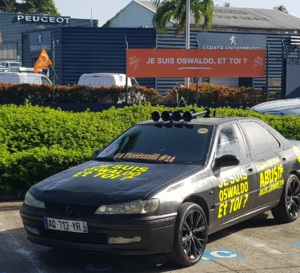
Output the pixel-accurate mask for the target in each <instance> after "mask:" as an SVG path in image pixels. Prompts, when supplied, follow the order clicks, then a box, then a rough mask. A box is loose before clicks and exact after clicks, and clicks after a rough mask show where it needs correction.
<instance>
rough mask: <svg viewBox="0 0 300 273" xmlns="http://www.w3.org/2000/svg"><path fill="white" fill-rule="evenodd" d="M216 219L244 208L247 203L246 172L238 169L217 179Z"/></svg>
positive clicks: (247, 186) (247, 185) (247, 184)
mask: <svg viewBox="0 0 300 273" xmlns="http://www.w3.org/2000/svg"><path fill="white" fill-rule="evenodd" d="M219 181H220V182H219V189H220V190H219V202H220V203H219V208H218V218H222V217H224V216H226V215H227V214H229V213H233V212H236V211H238V210H240V209H242V208H244V207H245V206H246V204H247V201H248V192H249V183H248V175H247V172H246V170H243V169H238V170H235V171H234V172H230V173H227V174H226V175H223V176H222V175H221V176H220V178H219Z"/></svg>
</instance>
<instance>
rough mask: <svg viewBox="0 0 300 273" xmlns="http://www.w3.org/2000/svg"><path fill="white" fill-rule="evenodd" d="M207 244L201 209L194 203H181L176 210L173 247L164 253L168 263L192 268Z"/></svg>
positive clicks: (205, 226)
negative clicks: (170, 250)
mask: <svg viewBox="0 0 300 273" xmlns="http://www.w3.org/2000/svg"><path fill="white" fill-rule="evenodd" d="M206 244H207V220H206V215H205V213H204V211H203V209H202V208H201V207H200V206H198V205H197V204H195V203H183V204H182V205H181V206H180V207H179V210H178V214H177V219H176V226H175V232H174V245H173V250H172V252H170V253H166V258H167V260H168V261H169V262H172V263H175V264H177V265H181V266H186V267H187V266H192V265H194V264H196V263H197V262H199V261H200V259H201V257H202V255H203V253H204V250H205V247H206Z"/></svg>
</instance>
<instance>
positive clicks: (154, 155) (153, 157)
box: [96, 123, 212, 165]
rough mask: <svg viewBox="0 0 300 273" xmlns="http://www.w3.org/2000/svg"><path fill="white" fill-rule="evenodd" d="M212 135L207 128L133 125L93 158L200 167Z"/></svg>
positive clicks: (208, 127) (210, 127) (209, 127)
mask: <svg viewBox="0 0 300 273" xmlns="http://www.w3.org/2000/svg"><path fill="white" fill-rule="evenodd" d="M211 135H212V126H207V125H205V126H204V125H187V124H160V123H158V124H141V125H136V126H134V127H132V128H131V129H129V130H128V131H126V132H125V133H123V134H122V135H121V136H119V137H118V138H117V139H116V140H115V141H113V142H112V143H111V144H110V145H108V146H107V147H106V148H105V149H104V150H103V151H102V152H101V153H100V154H99V155H98V156H97V157H96V159H98V160H104V159H105V158H107V159H115V160H116V161H134V162H144V161H147V162H149V163H168V164H170V163H173V164H200V165H203V164H204V162H205V160H206V155H207V151H208V148H209V145H210V140H211Z"/></svg>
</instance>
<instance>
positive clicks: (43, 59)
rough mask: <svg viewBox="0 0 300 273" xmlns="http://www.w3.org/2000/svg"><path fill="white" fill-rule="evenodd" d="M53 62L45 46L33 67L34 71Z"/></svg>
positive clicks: (36, 71)
mask: <svg viewBox="0 0 300 273" xmlns="http://www.w3.org/2000/svg"><path fill="white" fill-rule="evenodd" d="M51 64H52V62H51V60H50V58H49V56H48V54H47V52H46V50H45V49H44V48H43V49H42V52H41V54H40V56H39V58H38V60H37V61H36V63H35V66H34V68H33V72H34V73H38V72H40V71H41V70H42V69H43V68H45V67H47V66H49V65H51Z"/></svg>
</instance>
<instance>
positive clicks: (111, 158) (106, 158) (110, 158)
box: [94, 157, 119, 162]
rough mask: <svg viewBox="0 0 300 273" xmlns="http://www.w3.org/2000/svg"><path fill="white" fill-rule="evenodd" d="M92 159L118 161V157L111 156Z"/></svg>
mask: <svg viewBox="0 0 300 273" xmlns="http://www.w3.org/2000/svg"><path fill="white" fill-rule="evenodd" d="M94 159H95V160H98V161H109V162H119V160H118V159H116V158H113V157H95V158H94Z"/></svg>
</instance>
